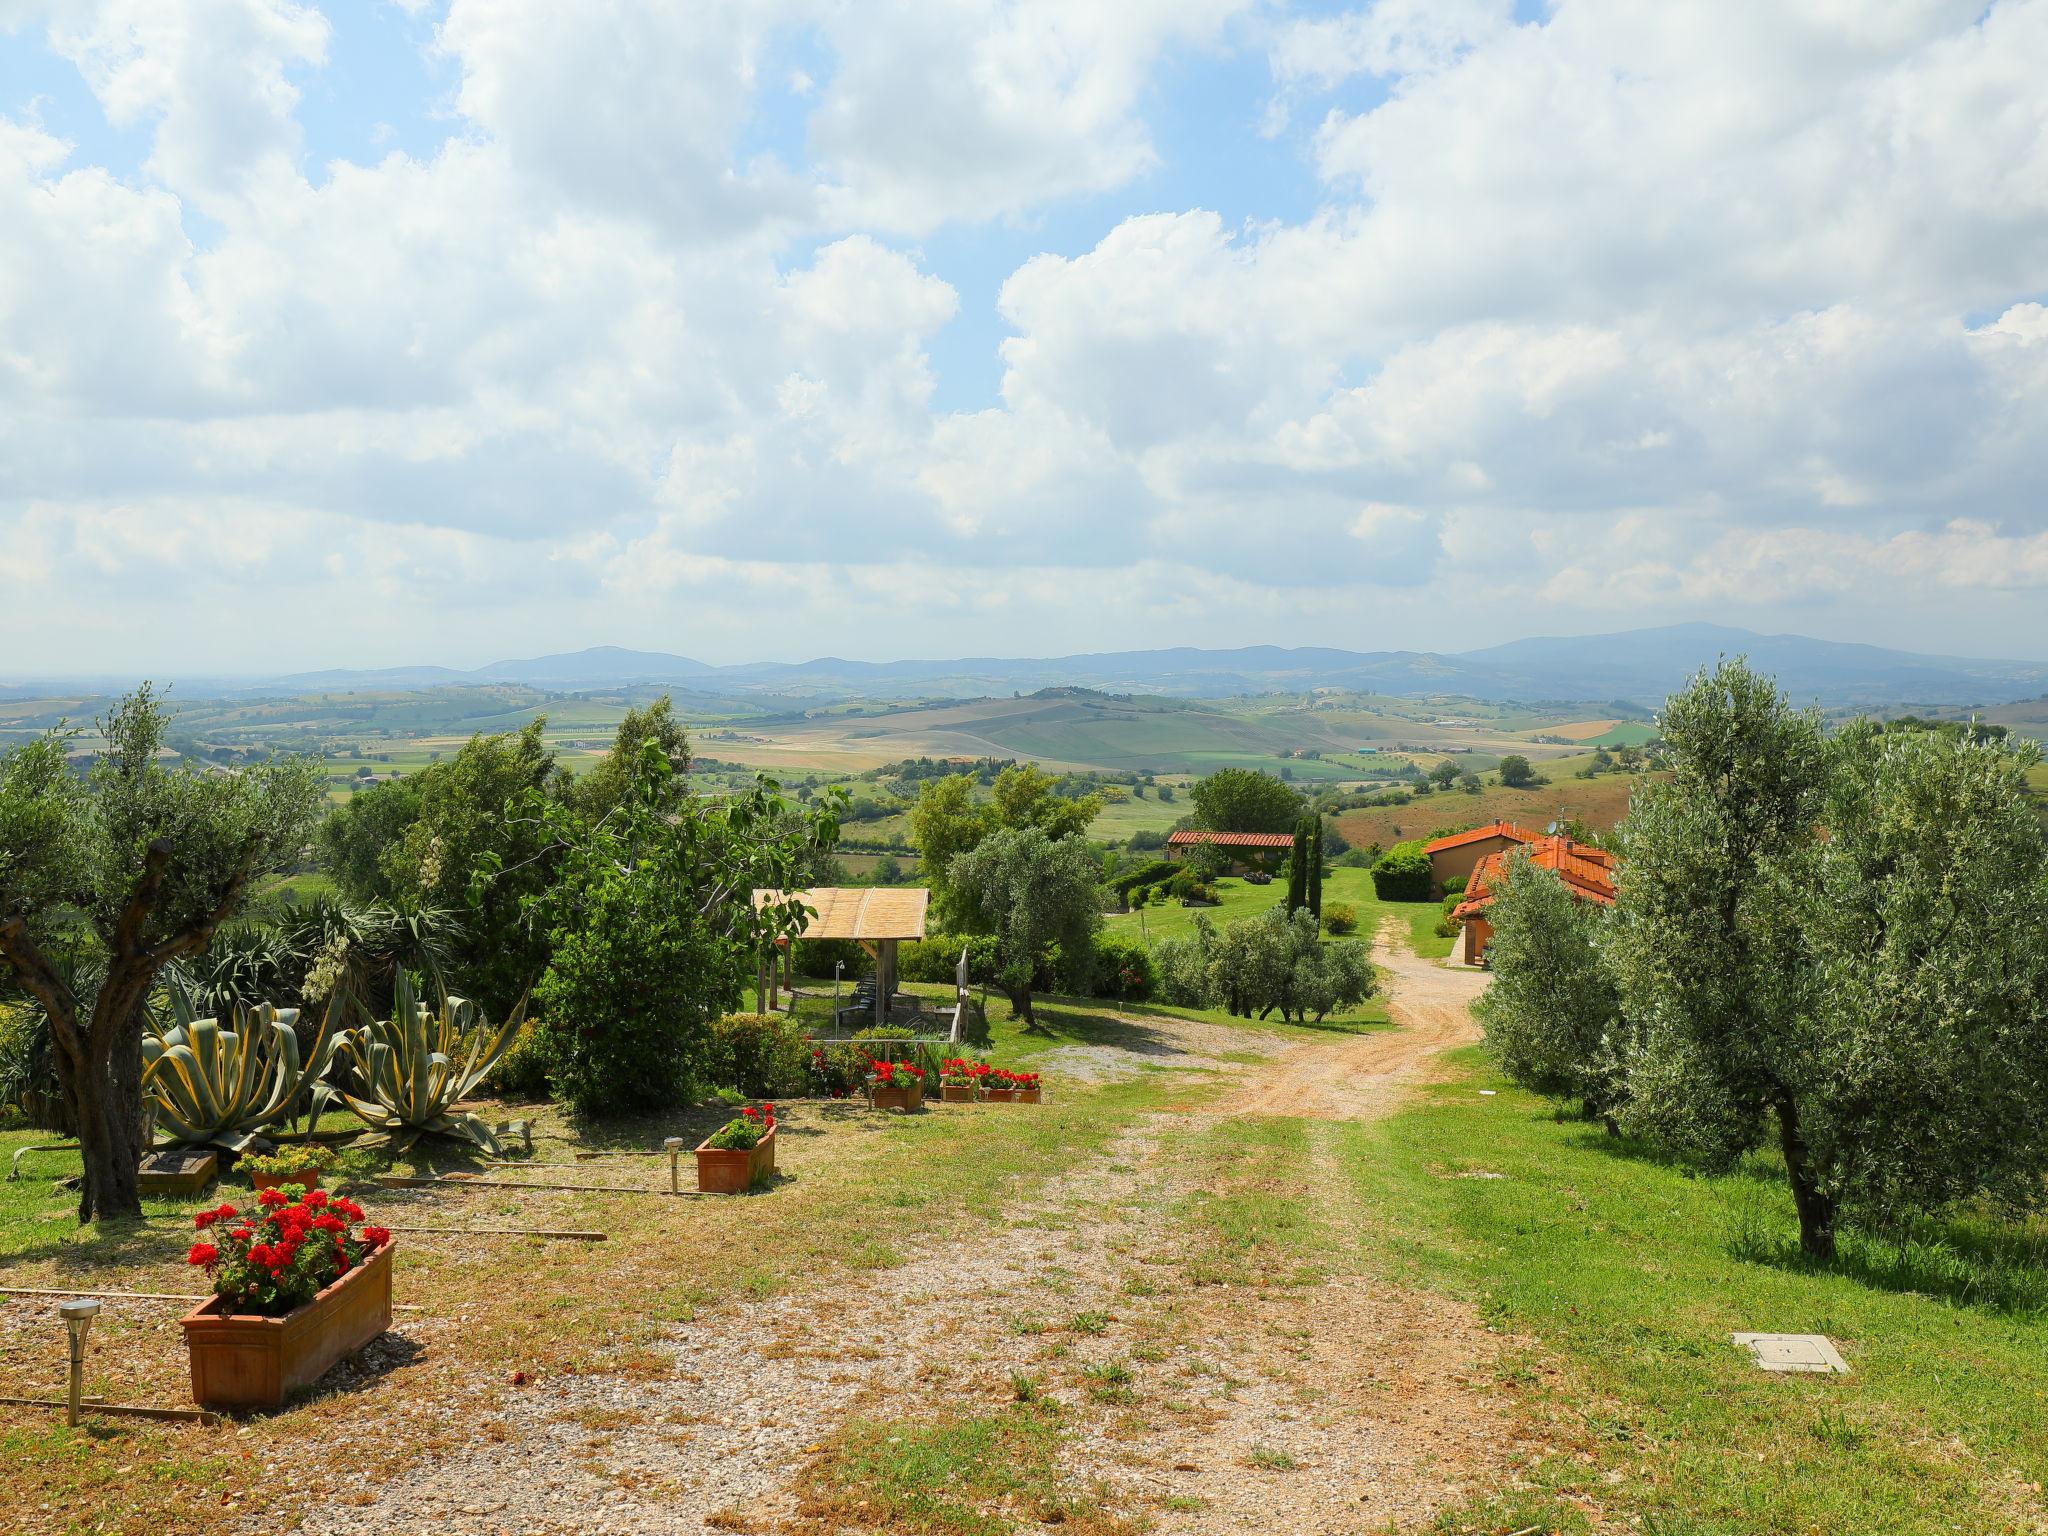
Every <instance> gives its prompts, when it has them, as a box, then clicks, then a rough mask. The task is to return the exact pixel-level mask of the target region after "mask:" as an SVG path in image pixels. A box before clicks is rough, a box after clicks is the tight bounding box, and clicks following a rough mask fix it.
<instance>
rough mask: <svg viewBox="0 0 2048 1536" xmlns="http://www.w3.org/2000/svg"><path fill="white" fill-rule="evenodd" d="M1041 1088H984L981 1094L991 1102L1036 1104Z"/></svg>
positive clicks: (1041, 1091)
mask: <svg viewBox="0 0 2048 1536" xmlns="http://www.w3.org/2000/svg"><path fill="white" fill-rule="evenodd" d="M1043 1092H1044V1090H1043V1089H1042V1088H984V1089H983V1090H982V1092H981V1096H982V1097H983V1098H984V1099H987V1100H988V1101H989V1102H990V1103H991V1104H1036V1103H1037V1102H1038V1101H1039V1095H1040V1094H1041V1093H1043Z"/></svg>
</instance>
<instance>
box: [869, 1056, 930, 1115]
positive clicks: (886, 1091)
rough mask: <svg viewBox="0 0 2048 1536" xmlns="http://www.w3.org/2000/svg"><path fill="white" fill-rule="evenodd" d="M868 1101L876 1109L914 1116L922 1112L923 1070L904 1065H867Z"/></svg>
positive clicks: (881, 1063) (883, 1062)
mask: <svg viewBox="0 0 2048 1536" xmlns="http://www.w3.org/2000/svg"><path fill="white" fill-rule="evenodd" d="M868 1100H869V1102H870V1103H872V1104H873V1105H874V1106H875V1108H877V1109H900V1110H902V1111H904V1112H905V1113H906V1114H914V1113H915V1112H917V1111H918V1110H921V1109H923V1108H924V1068H923V1067H920V1066H917V1065H915V1064H914V1063H912V1062H908V1061H875V1062H870V1063H868Z"/></svg>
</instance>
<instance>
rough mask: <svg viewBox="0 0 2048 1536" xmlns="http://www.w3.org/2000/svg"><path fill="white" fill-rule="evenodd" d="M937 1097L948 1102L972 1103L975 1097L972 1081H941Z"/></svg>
mask: <svg viewBox="0 0 2048 1536" xmlns="http://www.w3.org/2000/svg"><path fill="white" fill-rule="evenodd" d="M939 1097H940V1098H941V1099H943V1100H944V1101H945V1102H946V1103H948V1104H972V1103H973V1102H974V1100H975V1098H976V1093H975V1089H974V1084H972V1083H942V1084H940V1085H939Z"/></svg>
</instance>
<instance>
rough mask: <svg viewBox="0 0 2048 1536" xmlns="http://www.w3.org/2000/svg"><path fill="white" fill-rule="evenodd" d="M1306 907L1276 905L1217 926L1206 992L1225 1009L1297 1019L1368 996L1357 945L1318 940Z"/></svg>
mask: <svg viewBox="0 0 2048 1536" xmlns="http://www.w3.org/2000/svg"><path fill="white" fill-rule="evenodd" d="M1321 927H1322V925H1321V924H1320V923H1319V922H1318V921H1317V920H1316V918H1315V916H1314V914H1312V913H1310V912H1309V911H1308V910H1306V909H1305V908H1304V909H1303V910H1301V911H1299V912H1293V913H1289V912H1286V911H1283V910H1282V909H1280V908H1278V907H1273V908H1270V909H1269V910H1267V911H1265V912H1262V913H1260V914H1259V915H1258V916H1257V917H1248V918H1245V919H1244V920H1243V921H1241V922H1235V923H1232V924H1231V925H1230V926H1229V927H1228V928H1226V929H1224V930H1223V936H1222V938H1221V939H1220V940H1219V941H1217V943H1216V944H1215V947H1214V952H1213V954H1212V956H1211V958H1210V961H1209V991H1210V995H1211V996H1212V997H1214V998H1215V999H1216V1000H1217V1001H1218V1002H1220V1003H1221V1004H1222V1006H1223V1007H1224V1008H1225V1009H1226V1010H1227V1011H1228V1012H1230V1013H1233V1014H1236V1015H1239V1016H1240V1017H1245V1018H1249V1017H1252V1016H1253V1015H1257V1016H1258V1017H1259V1018H1262V1019H1263V1018H1266V1017H1268V1016H1269V1015H1271V1014H1273V1013H1275V1012H1277V1013H1279V1015H1280V1016H1281V1017H1282V1018H1283V1019H1288V1020H1291V1021H1294V1022H1301V1021H1303V1020H1307V1019H1311V1018H1313V1019H1318V1020H1320V1019H1323V1018H1325V1017H1327V1016H1328V1015H1329V1014H1330V1013H1331V1012H1332V1011H1334V1010H1335V1009H1338V1008H1343V1007H1349V1006H1352V1005H1354V1004H1357V1003H1360V1002H1363V1001H1364V1000H1365V999H1366V998H1368V997H1370V996H1371V995H1372V993H1373V989H1374V987H1375V985H1376V984H1377V983H1376V979H1375V976H1374V973H1373V968H1372V962H1371V960H1370V959H1369V958H1367V956H1366V953H1365V948H1364V946H1363V945H1360V944H1356V943H1351V942H1347V941H1336V942H1333V943H1329V944H1325V943H1324V942H1322V937H1321Z"/></svg>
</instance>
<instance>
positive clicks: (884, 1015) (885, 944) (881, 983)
mask: <svg viewBox="0 0 2048 1536" xmlns="http://www.w3.org/2000/svg"><path fill="white" fill-rule="evenodd" d="M895 991H896V941H895V940H894V939H884V940H882V942H881V945H880V946H879V948H878V949H877V950H876V953H875V1023H876V1024H877V1025H886V1024H887V1023H888V1022H889V998H890V997H891V995H893V994H894V992H895Z"/></svg>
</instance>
